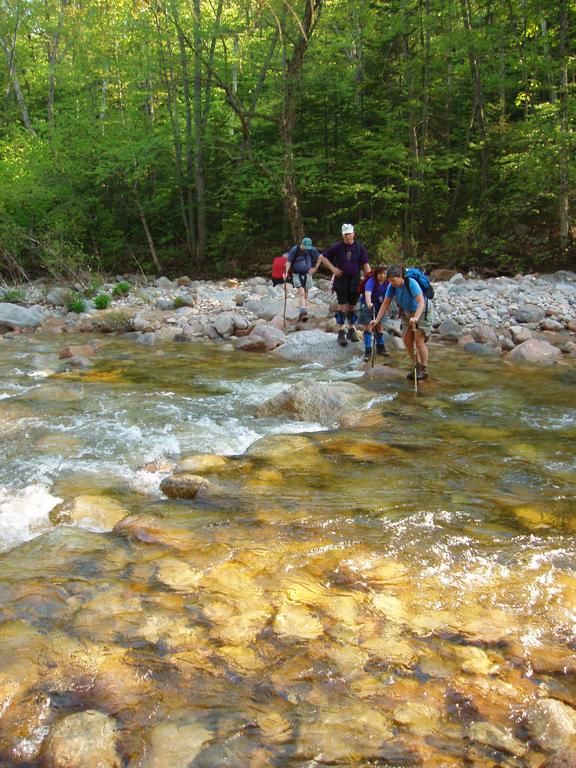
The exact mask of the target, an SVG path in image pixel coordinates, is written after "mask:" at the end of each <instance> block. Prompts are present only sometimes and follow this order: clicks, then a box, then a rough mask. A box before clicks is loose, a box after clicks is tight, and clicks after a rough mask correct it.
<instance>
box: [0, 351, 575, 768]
mask: <svg viewBox="0 0 576 768" xmlns="http://www.w3.org/2000/svg"><path fill="white" fill-rule="evenodd" d="M69 341H70V339H69V338H68V337H67V338H66V343H69ZM81 342H82V343H85V339H82V340H81ZM62 346H63V342H62V339H56V338H54V337H50V338H45V337H40V336H35V337H31V338H29V339H27V340H26V339H23V340H21V341H10V342H8V341H7V342H5V343H3V344H2V345H1V346H0V442H1V451H2V453H1V455H2V459H3V460H2V463H1V466H0V550H1V551H2V554H0V765H2V766H3V767H4V766H6V767H7V768H8V767H9V766H16V765H24V766H30V767H32V766H64V765H67V767H68V768H70V766H75V765H78V766H82V768H91V767H92V766H100V767H101V768H107V766H129V768H180V767H182V768H184V766H193V767H194V768H208V767H209V766H210V767H212V766H232V767H234V768H259V767H260V766H262V767H264V766H294V767H296V766H301V767H302V768H304V767H305V766H306V768H312V767H313V766H322V765H347V766H350V765H352V766H366V767H367V766H384V765H391V766H417V765H423V766H447V767H449V766H493V765H504V766H540V765H541V764H542V762H543V761H544V759H545V757H546V756H547V755H549V754H550V753H551V752H553V751H555V750H556V749H558V748H559V747H560V746H562V744H564V743H566V738H568V737H569V735H570V728H569V727H568V726H567V735H566V734H564V732H562V734H560V735H558V734H557V731H558V730H559V729H560V730H561V727H560V721H562V722H564V719H565V718H568V721H569V720H570V717H571V716H572V713H574V718H575V719H574V732H575V733H576V709H575V708H576V679H575V672H576V643H575V636H576V635H575V631H576V559H575V557H574V555H575V552H576V546H575V538H574V534H575V533H576V504H575V498H576V456H575V450H574V445H575V438H576V400H575V397H574V392H575V385H576V367H574V365H570V364H562V365H559V366H556V367H555V368H546V369H536V370H530V369H527V370H522V369H513V368H511V367H508V366H507V365H506V364H504V363H502V362H501V361H499V360H498V361H494V360H482V359H480V360H479V359H478V358H475V359H472V358H467V357H466V356H465V355H464V354H463V353H460V352H455V351H453V350H452V349H450V348H434V350H433V354H432V363H433V366H432V367H431V371H432V374H433V379H431V380H430V381H428V382H426V383H425V384H423V385H422V386H421V389H420V392H419V394H418V396H416V395H415V394H414V392H413V390H412V388H411V386H410V384H409V383H408V382H406V383H403V382H400V383H398V382H397V381H395V382H393V383H390V382H387V383H382V382H378V383H377V382H376V381H374V382H370V381H366V380H362V382H360V380H359V379H358V375H359V374H358V372H356V371H354V370H353V369H340V370H336V369H332V370H325V369H323V368H322V367H320V366H316V365H308V366H297V365H292V364H288V363H285V362H283V361H280V360H278V359H276V358H274V357H273V356H271V355H270V356H266V355H256V354H254V355H251V354H248V353H242V354H240V353H238V354H235V353H234V352H233V351H232V350H231V348H229V347H227V346H225V345H221V346H217V345H204V344H200V343H199V344H198V345H183V344H180V345H176V344H173V345H167V346H165V347H163V348H162V350H160V352H158V351H157V349H156V348H148V347H142V346H139V345H137V344H132V343H129V342H121V341H116V340H105V344H104V346H103V347H102V348H101V349H100V350H99V351H98V353H97V355H96V357H95V358H93V360H94V363H93V364H92V365H91V367H89V368H86V369H70V370H67V369H66V368H65V366H63V365H62V363H61V362H59V361H58V359H57V353H58V350H59V349H60V348H61V347H62ZM396 355H397V356H398V357H397V359H396V362H397V364H399V365H402V366H405V362H404V360H403V357H402V355H401V353H396ZM302 379H307V380H310V379H312V380H314V379H316V380H324V381H335V380H337V381H341V380H349V381H353V382H356V383H361V384H362V386H363V387H365V388H367V389H368V391H369V392H368V395H367V400H366V406H365V407H364V409H363V410H361V411H359V412H358V413H355V414H353V415H352V416H353V418H351V419H349V420H348V422H347V423H348V424H354V427H353V428H352V426H348V427H347V428H339V429H335V428H329V427H328V426H327V425H326V424H321V423H303V422H301V421H286V419H282V418H270V419H260V418H257V417H256V416H255V409H256V407H257V405H258V404H260V403H261V402H263V401H264V400H266V399H267V398H269V397H271V396H273V395H275V394H277V393H278V392H280V391H281V390H282V389H284V388H285V387H286V386H288V385H290V384H293V383H295V382H297V381H299V380H302ZM262 438H263V439H262ZM258 441H259V442H258ZM194 454H216V455H218V456H221V457H225V460H224V461H221V462H220V466H216V465H215V466H214V468H213V469H211V470H210V471H209V472H202V474H204V475H205V476H206V477H208V478H209V479H210V480H212V481H213V482H214V483H215V485H216V486H217V487H218V488H219V491H218V492H217V493H216V494H214V495H212V496H207V497H206V498H204V499H203V500H202V501H199V500H194V501H171V500H168V499H166V498H165V497H163V495H162V494H161V493H160V491H159V484H160V482H161V480H162V478H163V477H164V476H165V475H166V474H167V473H168V471H169V466H170V465H172V464H175V463H176V462H177V461H179V460H180V459H182V458H183V457H187V456H191V455H194ZM76 497H88V499H89V500H90V501H91V503H92V504H96V505H97V504H98V503H100V504H104V505H105V504H106V503H109V504H111V505H112V506H113V507H114V509H115V510H116V513H118V510H120V511H121V513H120V514H119V517H122V516H123V515H124V514H125V515H127V516H126V517H124V519H123V520H122V521H121V522H119V523H118V524H117V525H116V527H115V529H114V531H111V530H109V529H110V528H111V527H112V525H110V526H106V525H102V522H101V521H100V522H96V521H95V520H93V519H91V518H90V516H89V515H88V516H87V517H86V518H84V519H81V520H80V522H77V523H75V524H65V523H60V524H54V523H53V522H51V520H50V512H51V511H52V520H54V521H56V520H57V519H60V518H57V517H55V514H54V510H58V509H59V507H58V506H56V505H59V504H60V505H61V503H62V502H64V506H65V505H66V504H69V503H70V502H72V501H73V500H74V499H75V498H76ZM107 528H108V529H107ZM543 702H544V704H543ZM550 702H552V704H550ZM559 708H560V709H559ZM87 710H88V711H89V712H88V715H86V714H85V713H86V711H87ZM560 710H561V711H560ZM81 713H84V715H83V716H81ZM95 713H96V714H95ZM71 715H79V718H78V719H77V720H76V721H74V720H73V719H70V716H71ZM91 717H92V720H93V721H94V722H96V719H95V718H100V719H98V720H97V727H96V731H97V735H94V733H93V732H92V731H91V730H90V728H91V727H94V722H92V721H90V718H91ZM82 718H84V719H82ZM86 718H87V719H86ZM563 718H564V719H563ZM568 721H567V722H568ZM73 722H76V731H75V732H74V738H75V739H76V741H74V742H73V743H74V750H73V751H75V752H74V753H75V754H76V755H80V757H79V758H78V757H75V758H74V760H76V761H77V762H74V761H73V760H72V758H69V759H68V758H62V754H65V749H66V740H67V739H68V741H70V740H71V739H72V736H70V733H69V732H67V731H66V727H65V725H63V724H65V723H68V724H70V723H73ZM90 722H92V726H91V725H90ZM69 730H70V729H69ZM72 730H73V728H72ZM83 733H84V734H85V741H86V742H90V743H91V744H92V745H94V744H95V743H97V742H98V739H100V738H101V739H102V740H103V742H102V744H103V746H101V747H99V748H98V749H99V757H98V759H97V760H96V761H94V756H92V757H90V755H89V754H88V753H89V752H90V747H89V746H87V745H86V744H83V743H82V734H83ZM84 748H86V749H87V750H88V751H87V753H86V756H85V757H82V750H83V749H84ZM92 748H93V747H92ZM62 750H64V752H63V751H62ZM66 760H69V762H68V763H66ZM70 760H72V762H70ZM91 760H92V762H91ZM63 761H64V762H63Z"/></svg>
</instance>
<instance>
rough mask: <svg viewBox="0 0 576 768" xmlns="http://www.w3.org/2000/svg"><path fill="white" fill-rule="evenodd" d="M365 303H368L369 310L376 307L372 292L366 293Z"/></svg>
mask: <svg viewBox="0 0 576 768" xmlns="http://www.w3.org/2000/svg"><path fill="white" fill-rule="evenodd" d="M364 301H365V302H366V306H367V307H368V309H372V307H373V306H374V305H373V304H372V291H364Z"/></svg>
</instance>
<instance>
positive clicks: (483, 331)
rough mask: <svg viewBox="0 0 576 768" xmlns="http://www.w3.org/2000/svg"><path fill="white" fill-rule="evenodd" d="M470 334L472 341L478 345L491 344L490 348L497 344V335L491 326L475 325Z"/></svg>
mask: <svg viewBox="0 0 576 768" xmlns="http://www.w3.org/2000/svg"><path fill="white" fill-rule="evenodd" d="M470 333H471V334H472V336H473V337H474V341H477V342H478V343H479V344H491V345H492V346H496V345H497V344H498V334H497V332H496V329H495V328H492V326H491V325H485V324H482V325H475V326H474V327H473V328H472V329H471V331H470Z"/></svg>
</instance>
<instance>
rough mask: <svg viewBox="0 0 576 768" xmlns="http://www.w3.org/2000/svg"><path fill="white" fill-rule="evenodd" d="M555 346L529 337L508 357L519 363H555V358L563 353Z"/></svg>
mask: <svg viewBox="0 0 576 768" xmlns="http://www.w3.org/2000/svg"><path fill="white" fill-rule="evenodd" d="M561 354H562V353H561V351H560V350H559V349H558V347H554V346H553V345H552V344H549V343H548V342H547V341H543V340H541V339H528V340H527V341H524V342H522V344H519V345H518V346H517V347H516V348H515V349H513V350H512V351H511V352H510V354H509V355H508V359H509V360H510V361H511V362H513V363H516V364H519V365H553V364H554V362H555V358H557V357H559V356H560V355H561Z"/></svg>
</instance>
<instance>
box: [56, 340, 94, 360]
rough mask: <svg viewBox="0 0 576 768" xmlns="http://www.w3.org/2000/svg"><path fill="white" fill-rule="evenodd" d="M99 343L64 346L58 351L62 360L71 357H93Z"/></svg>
mask: <svg viewBox="0 0 576 768" xmlns="http://www.w3.org/2000/svg"><path fill="white" fill-rule="evenodd" d="M98 346H99V344H98V343H95V344H79V345H76V346H69V347H63V348H62V349H61V350H60V352H59V353H58V358H59V359H60V360H66V359H68V358H70V357H92V355H95V354H96V350H97V349H98Z"/></svg>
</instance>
